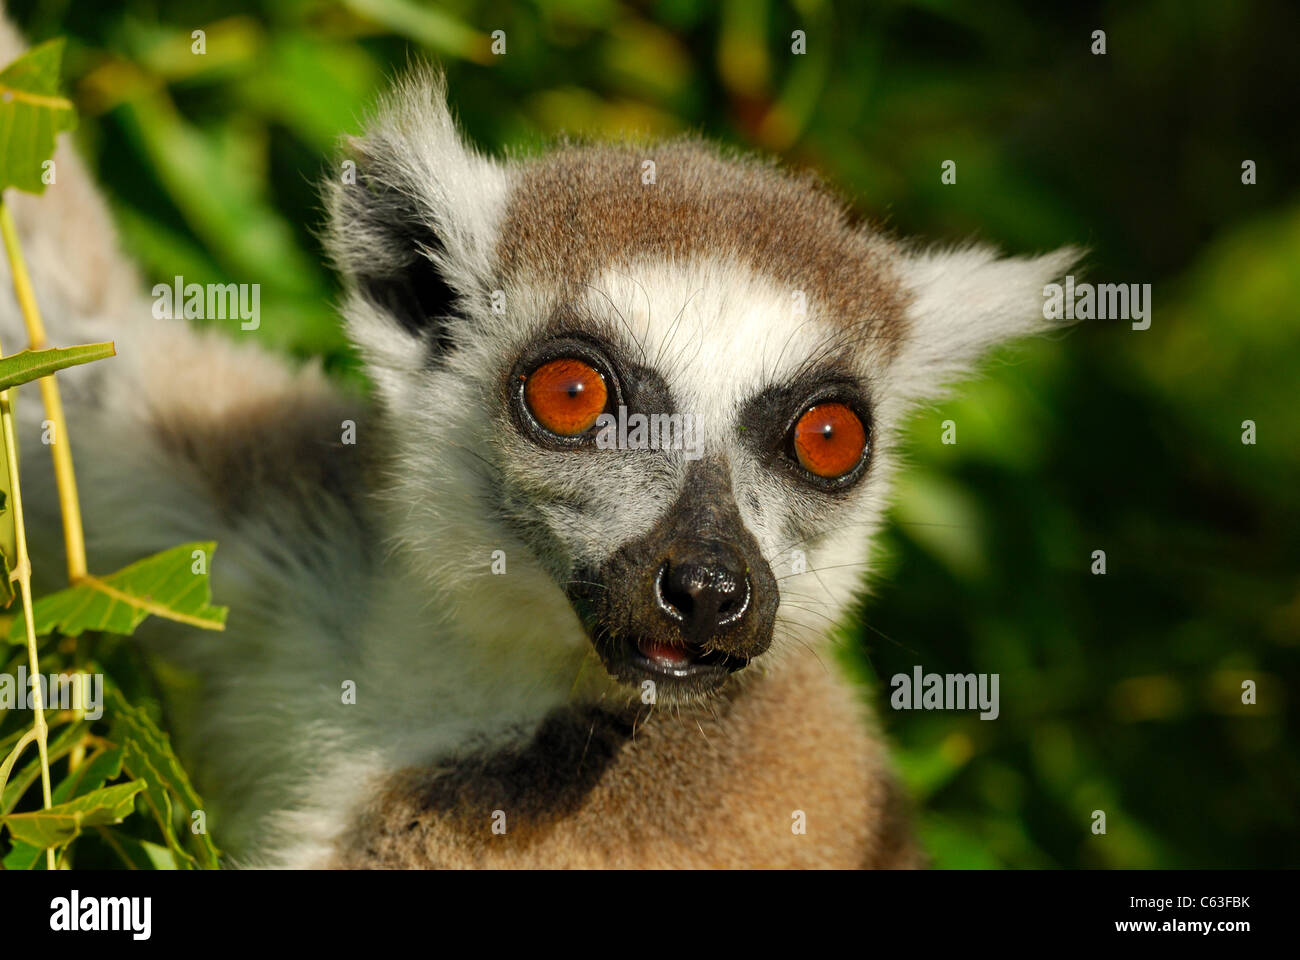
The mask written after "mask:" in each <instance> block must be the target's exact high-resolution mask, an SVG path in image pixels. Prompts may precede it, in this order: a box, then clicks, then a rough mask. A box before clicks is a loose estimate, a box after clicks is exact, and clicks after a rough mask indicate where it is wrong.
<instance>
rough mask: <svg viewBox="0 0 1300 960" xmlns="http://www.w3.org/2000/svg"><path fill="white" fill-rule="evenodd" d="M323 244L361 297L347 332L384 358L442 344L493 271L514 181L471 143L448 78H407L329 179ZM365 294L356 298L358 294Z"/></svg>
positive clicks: (426, 72) (348, 145)
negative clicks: (412, 343) (459, 125)
mask: <svg viewBox="0 0 1300 960" xmlns="http://www.w3.org/2000/svg"><path fill="white" fill-rule="evenodd" d="M324 192H325V201H326V204H327V207H328V211H329V226H328V229H327V231H326V233H325V244H326V247H327V249H328V251H329V253H330V255H331V257H332V259H333V261H334V264H335V266H336V267H337V268H338V269H339V271H340V272H341V273H342V274H343V277H344V279H345V281H346V283H347V286H348V288H349V296H350V297H351V298H352V299H353V301H354V302H353V304H352V307H353V309H351V310H349V315H350V318H351V324H350V332H351V333H352V334H353V336H354V337H355V338H356V339H358V340H359V341H361V346H362V347H364V348H366V349H367V350H369V351H371V352H372V353H375V352H378V353H380V354H391V353H392V352H393V350H394V349H400V344H401V343H402V342H403V338H405V342H406V343H407V344H408V346H407V348H406V353H407V354H408V355H409V354H410V353H411V352H412V351H410V349H409V338H416V339H419V340H422V341H424V342H426V343H429V344H434V345H437V344H440V343H441V342H442V341H443V340H444V339H445V337H446V332H447V320H448V318H449V317H451V316H452V315H453V314H454V312H455V307H456V302H457V301H458V300H461V299H469V298H474V297H478V296H480V295H482V294H483V293H484V288H485V286H486V285H487V283H488V279H489V276H490V262H491V258H492V252H493V249H494V246H495V233H496V226H497V217H498V214H499V211H500V210H501V207H502V205H503V204H504V200H505V195H506V178H505V174H504V172H503V171H502V169H501V168H500V167H499V166H498V165H497V164H495V163H494V162H492V161H491V160H489V159H487V158H485V157H483V156H482V155H480V154H478V153H477V152H475V151H474V150H473V149H472V148H470V147H467V146H466V145H465V144H464V142H463V141H462V140H461V138H460V135H459V133H458V132H457V130H456V125H455V122H454V121H453V119H452V116H451V112H450V111H449V110H448V108H447V98H446V84H445V82H444V80H443V77H442V76H441V74H439V73H437V72H435V71H434V70H432V69H431V68H427V67H423V68H417V69H415V70H414V71H412V72H411V73H410V74H409V75H408V76H407V77H406V78H405V79H403V80H402V81H400V82H399V83H398V84H397V85H396V87H395V89H394V90H393V92H392V93H390V94H389V95H388V96H387V97H386V98H385V99H384V100H383V101H382V102H381V104H380V106H379V108H378V110H377V111H376V113H375V115H374V118H373V119H372V120H371V121H370V122H369V123H368V124H367V126H366V131H365V133H364V134H363V135H362V136H360V137H354V138H350V139H348V140H347V141H346V142H345V143H344V155H343V157H342V158H341V159H340V161H339V167H338V169H337V170H335V171H334V172H333V175H332V176H331V177H330V178H329V179H328V180H327V182H326V185H325V191H324ZM358 301H359V302H358Z"/></svg>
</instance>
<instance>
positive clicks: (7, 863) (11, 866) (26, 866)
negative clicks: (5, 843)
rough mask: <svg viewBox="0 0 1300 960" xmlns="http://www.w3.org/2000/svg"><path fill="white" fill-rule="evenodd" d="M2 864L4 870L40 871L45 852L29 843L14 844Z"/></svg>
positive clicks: (42, 866)
mask: <svg viewBox="0 0 1300 960" xmlns="http://www.w3.org/2000/svg"><path fill="white" fill-rule="evenodd" d="M3 862H4V868H5V869H6V870H40V869H43V868H44V866H45V850H44V848H42V847H33V846H32V845H31V844H30V843H20V842H15V843H14V845H13V847H11V848H10V850H9V852H8V853H6V854H5V858H4V861H3Z"/></svg>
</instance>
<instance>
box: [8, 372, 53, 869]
mask: <svg viewBox="0 0 1300 960" xmlns="http://www.w3.org/2000/svg"><path fill="white" fill-rule="evenodd" d="M0 352H2V351H0ZM0 430H2V431H3V433H4V444H5V457H6V458H7V459H8V461H9V498H10V500H12V501H13V510H14V530H15V541H16V542H17V545H18V557H17V559H16V560H15V563H14V573H15V574H16V575H17V577H18V587H19V590H20V591H21V592H22V597H23V616H24V617H26V619H27V659H28V661H29V662H30V663H31V671H32V677H33V678H35V677H37V676H39V675H40V672H41V666H40V664H41V660H40V656H39V655H38V654H37V652H36V618H35V617H34V616H33V615H32V565H31V562H30V561H29V560H28V558H27V530H26V528H25V527H24V526H23V496H22V491H21V490H20V489H19V487H18V444H17V443H15V442H14V413H13V408H12V406H11V405H10V403H9V391H8V390H5V391H3V392H0ZM32 713H33V714H35V717H36V720H35V723H34V724H33V729H35V731H36V748H37V749H38V750H39V751H40V754H41V799H42V803H43V806H44V808H45V809H46V810H48V809H49V808H50V807H51V806H52V803H53V801H52V800H51V798H50V755H49V749H48V740H49V728H48V727H47V726H46V725H45V704H44V703H43V702H42V699H41V685H40V684H39V683H33V684H32ZM45 868H46V869H47V870H53V869H54V850H53V849H52V848H47V849H46V851H45Z"/></svg>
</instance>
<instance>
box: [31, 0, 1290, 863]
mask: <svg viewBox="0 0 1300 960" xmlns="http://www.w3.org/2000/svg"><path fill="white" fill-rule="evenodd" d="M11 11H12V15H13V16H14V17H15V18H16V19H17V21H18V22H19V23H20V25H21V26H22V27H23V28H24V29H25V30H26V31H27V33H28V35H29V36H30V37H31V38H32V39H33V40H41V39H45V38H47V37H50V36H56V35H66V36H67V37H68V38H69V44H68V55H67V70H66V72H67V78H68V85H67V88H68V89H69V90H70V91H71V93H72V95H73V97H74V99H75V101H76V103H77V107H78V110H79V111H80V114H81V118H82V123H81V127H80V130H79V132H78V137H79V138H80V140H81V142H82V145H83V147H84V148H85V151H86V152H87V153H88V155H89V156H90V157H91V159H92V162H93V164H94V165H95V167H96V168H97V172H98V175H99V177H100V179H101V181H102V182H103V184H104V185H105V187H106V188H107V190H108V192H109V195H110V197H111V200H112V202H113V205H114V208H115V211H116V213H117V215H118V218H119V222H120V224H121V226H122V230H123V234H124V237H125V241H126V244H127V245H128V247H129V248H130V250H131V252H132V253H134V254H135V255H136V256H137V257H138V258H139V259H140V261H141V263H142V264H143V267H144V271H145V273H146V274H147V276H148V279H149V280H150V282H158V281H169V280H170V278H171V277H173V276H174V275H176V274H183V275H184V276H185V278H186V280H187V281H193V282H199V283H206V282H212V281H220V282H230V281H236V282H253V281H255V282H260V283H261V284H262V286H263V294H262V303H263V309H264V315H265V319H264V321H263V328H262V332H263V333H264V334H266V335H267V336H268V337H269V338H270V339H272V340H273V341H274V343H275V344H276V345H277V346H279V347H282V348H283V349H286V350H288V351H292V352H294V353H296V354H298V355H322V356H324V357H325V358H326V359H327V363H329V364H330V365H331V366H332V367H334V368H336V369H339V370H342V371H348V370H351V369H353V367H352V364H353V361H352V360H351V359H350V357H349V356H348V354H347V351H346V349H345V347H344V345H343V342H342V339H341V337H340V335H339V332H338V329H337V327H336V325H335V320H334V314H333V311H332V307H331V302H332V298H333V297H334V296H335V295H336V293H337V288H336V285H335V283H336V281H335V280H334V279H333V278H332V277H331V276H330V275H329V273H328V271H327V270H326V269H325V268H324V267H323V266H321V255H320V254H321V252H320V247H319V244H318V242H317V240H316V238H315V237H314V235H313V232H312V231H313V227H314V226H315V225H318V224H319V220H320V212H319V207H318V201H317V197H316V193H315V188H314V182H315V181H316V180H317V179H318V178H319V177H320V176H322V175H324V174H326V173H328V172H329V170H330V164H331V163H332V162H333V160H332V158H331V145H332V144H333V143H334V141H335V137H336V136H337V135H338V134H339V133H341V132H355V131H356V130H357V129H358V126H359V124H358V121H359V119H360V117H361V116H362V115H363V114H364V110H365V108H366V105H367V104H369V103H370V102H371V101H372V99H373V97H374V95H375V94H376V92H377V91H378V90H379V89H380V88H381V87H382V85H383V82H384V79H385V77H386V76H389V75H391V74H392V73H394V72H395V71H397V70H400V68H401V67H402V66H403V64H405V63H406V62H407V61H408V58H410V57H431V58H436V59H438V60H439V61H441V62H442V63H443V64H444V65H445V66H446V68H447V71H448V74H449V78H450V85H451V91H452V99H453V102H454V104H455V106H456V108H457V109H458V112H459V114H460V116H461V118H462V120H463V123H464V125H465V127H466V128H467V130H468V131H469V133H470V135H471V137H472V138H473V139H474V140H475V141H476V142H478V143H479V144H480V145H482V146H483V147H485V148H487V149H491V150H510V151H530V150H535V149H540V148H542V147H543V146H544V145H545V144H546V143H547V142H548V141H549V140H550V139H551V138H553V137H554V136H555V135H557V134H560V133H562V132H569V133H577V134H593V135H619V134H622V133H651V134H656V133H662V134H669V133H673V132H678V131H688V130H689V131H699V132H703V133H705V134H707V135H709V136H712V137H715V138H717V139H721V140H724V141H728V142H732V143H736V144H739V145H742V146H746V147H750V148H754V149H759V150H764V151H769V152H775V153H778V154H780V155H782V156H783V157H784V159H785V160H786V161H787V162H788V163H790V164H792V165H795V166H799V167H812V168H816V169H818V170H820V171H821V172H822V173H823V174H824V175H825V176H826V178H827V179H829V180H830V181H832V182H833V183H835V184H836V185H838V186H839V187H840V188H841V189H842V190H843V191H844V192H845V193H846V194H847V195H848V196H849V197H850V199H851V201H852V202H853V204H854V205H855V207H856V208H857V209H858V210H859V211H861V212H862V213H863V214H866V215H869V216H872V217H875V218H878V219H881V220H883V221H884V222H885V223H886V224H887V226H889V227H890V228H891V229H895V230H897V231H899V232H900V233H904V234H919V235H923V236H926V237H928V238H931V239H935V240H939V241H945V242H955V241H960V240H964V239H967V238H970V237H979V238H981V239H985V240H989V241H992V242H996V243H998V244H1000V245H1001V246H1003V247H1005V248H1007V249H1008V250H1010V251H1014V252H1018V253H1023V252H1031V251H1036V250H1044V249H1049V248H1052V247H1055V246H1057V245H1059V244H1061V243H1066V242H1075V243H1083V244H1086V245H1087V246H1088V247H1089V248H1090V256H1089V261H1088V266H1087V268H1086V273H1087V274H1088V277H1089V278H1091V279H1094V280H1097V281H1098V282H1133V283H1151V284H1153V285H1154V294H1153V299H1154V312H1153V322H1152V325H1151V328H1150V329H1149V330H1147V331H1143V332H1135V331H1132V330H1130V329H1129V326H1128V324H1127V323H1124V322H1093V323H1087V324H1084V325H1081V326H1078V327H1075V328H1073V329H1072V330H1071V331H1069V332H1068V333H1067V334H1065V335H1063V336H1059V337H1055V338H1052V339H1045V340H1040V341H1037V342H1035V343H1032V344H1028V345H1023V346H1017V347H1016V348H1014V349H1009V350H1007V351H1004V352H1003V353H1002V354H1001V355H1000V356H999V357H997V358H995V360H994V361H993V362H992V363H991V364H990V365H989V369H988V370H987V371H986V374H987V375H986V376H984V377H983V378H981V379H979V380H977V381H976V382H974V383H973V384H972V385H970V386H969V387H968V388H966V389H964V390H963V391H962V393H961V399H956V400H953V401H951V402H944V403H942V404H940V405H938V406H936V407H935V408H934V409H930V410H926V411H923V412H922V413H920V414H919V415H918V416H917V417H916V419H915V421H914V423H913V424H912V429H911V431H910V440H909V443H908V450H907V455H908V458H909V460H910V462H911V466H910V468H909V469H908V470H907V472H906V473H905V474H904V476H903V477H902V479H901V483H900V486H899V496H898V503H897V507H896V509H895V510H894V511H893V514H892V516H893V521H892V523H891V526H890V528H889V529H888V531H887V532H886V533H885V535H884V536H883V537H882V538H881V542H880V550H879V555H878V563H877V564H876V568H875V570H874V571H873V574H872V578H871V583H872V587H873V590H872V592H873V596H872V598H871V600H870V601H869V602H867V603H865V604H864V606H863V608H862V611H861V616H860V618H859V619H858V620H856V621H855V622H854V623H853V624H850V625H848V627H847V628H846V634H847V636H848V638H849V641H850V642H848V643H847V644H846V645H845V647H844V659H845V661H846V662H847V663H848V664H849V666H850V668H851V669H853V670H855V671H857V672H858V674H859V675H860V676H861V677H862V678H863V679H864V680H865V681H867V682H868V683H870V684H872V685H873V686H874V687H875V689H874V691H873V694H872V695H873V697H874V699H875V701H876V702H877V704H879V705H880V706H881V708H882V709H881V712H882V714H883V722H884V724H885V726H886V728H887V730H888V732H889V734H890V736H891V738H892V739H893V740H894V741H895V743H896V746H897V751H896V752H897V757H898V762H899V766H900V768H901V769H902V771H903V773H904V775H905V777H906V779H907V781H908V782H909V784H910V786H911V787H912V789H913V792H914V793H915V795H916V797H917V799H918V805H919V808H920V812H919V815H918V816H919V822H920V827H921V832H922V835H923V839H924V841H925V842H926V844H927V845H928V847H929V849H930V851H931V853H932V855H933V858H934V860H935V862H936V863H937V864H938V865H939V866H945V867H982V866H1012V867H1039V866H1060V867H1192V866H1206V867H1212V866H1224V867H1247V866H1296V865H1297V864H1298V863H1300V856H1298V855H1297V854H1300V846H1298V843H1297V829H1296V827H1297V823H1296V820H1297V806H1298V805H1300V804H1298V798H1300V789H1298V788H1300V756H1298V755H1297V754H1298V752H1300V751H1298V750H1297V742H1298V738H1297V720H1296V706H1295V702H1294V699H1295V697H1296V694H1297V679H1298V672H1297V666H1296V663H1297V652H1300V563H1298V562H1297V561H1300V516H1298V514H1300V497H1298V496H1297V456H1296V454H1297V450H1298V449H1300V442H1298V441H1300V418H1298V417H1297V416H1296V414H1295V409H1294V406H1295V402H1296V387H1297V384H1298V383H1300V330H1298V328H1297V313H1296V304H1297V303H1300V192H1298V191H1297V189H1296V185H1295V179H1294V178H1295V175H1296V171H1297V170H1300V138H1297V137H1296V136H1295V129H1294V128H1295V125H1296V121H1297V117H1300V111H1297V106H1300V102H1298V101H1300V83H1297V71H1296V68H1295V54H1294V37H1295V36H1297V34H1300V12H1298V11H1297V8H1296V7H1295V6H1294V5H1293V4H1289V3H1286V2H1282V0H1278V2H1272V3H1243V4H1223V3H1218V2H1211V0H1192V2H1173V0H1147V2H1138V3H1079V4H1071V5H1065V6H1063V7H1056V6H1044V5H1040V4H1032V3H1028V2H1019V3H1017V2H1010V0H992V2H985V3H980V4H957V3H952V2H948V0H917V2H904V0H895V2H883V3H874V4H870V5H859V4H849V3H844V4H839V5H835V4H831V3H827V2H821V0H799V2H794V3H791V4H789V5H785V4H777V3H774V2H770V0H769V2H761V0H760V2H747V0H724V2H722V3H719V4H714V3H705V2H702V0H658V2H655V0H644V2H636V3H623V2H616V0H551V2H532V3H522V2H521V3H515V4H510V5H503V4H496V3H485V2H469V0H461V2H452V3H446V4H440V5H437V6H434V5H431V4H426V3H422V2H418V0H343V2H337V3H327V2H318V0H276V2H272V0H261V2H256V0H245V2H239V0H235V2H229V0H224V2H216V0H193V2H186V3H183V4H178V3H164V2H161V0H126V2H122V3H107V2H99V0H42V2H33V0H14V2H12V3H11ZM196 29H202V30H204V31H205V34H206V49H207V52H206V53H205V54H204V55H203V56H196V55H194V54H193V53H192V52H191V44H192V39H191V33H192V31H193V30H196ZM497 29H500V30H504V31H505V32H506V37H507V54H506V55H505V56H504V57H494V56H492V55H491V53H490V52H489V44H490V37H489V34H490V33H491V31H493V30H497ZM796 29H800V30H804V31H805V32H806V34H807V53H806V54H805V55H802V56H793V55H791V53H790V49H791V40H790V37H791V32H792V31H793V30H796ZM1095 29H1104V30H1105V31H1106V34H1107V53H1106V55H1105V56H1094V55H1092V54H1091V53H1090V52H1089V48H1090V46H1091V43H1092V38H1091V33H1092V31H1093V30H1095ZM948 159H952V160H955V161H956V162H957V173H958V176H957V183H956V184H955V185H943V184H941V183H940V178H939V173H940V164H941V163H942V162H943V161H944V160H948ZM1246 159H1251V160H1254V161H1255V163H1256V164H1257V167H1258V183H1257V184H1256V185H1253V186H1246V185H1243V184H1242V182H1241V164H1242V161H1243V160H1246ZM948 419H951V420H954V421H955V422H956V423H957V425H958V428H957V429H958V442H957V443H956V444H955V445H944V444H942V443H940V424H941V423H942V421H944V420H948ZM1247 419H1250V420H1253V421H1255V423H1256V424H1257V430H1258V442H1257V443H1256V444H1255V445H1245V444H1243V443H1242V442H1241V433H1242V427H1241V424H1242V421H1244V420H1247ZM1097 549H1103V550H1105V551H1106V554H1107V562H1108V570H1107V573H1106V575H1105V576H1094V575H1091V574H1090V573H1089V567H1090V564H1091V554H1092V551H1094V550H1097ZM915 664H921V665H923V666H924V668H925V669H926V670H929V671H938V672H966V671H975V672H995V673H998V674H1000V676H1001V716H1000V717H999V719H997V720H996V721H980V720H979V719H977V718H976V716H975V715H974V714H969V713H968V714H953V713H927V712H912V713H894V712H893V711H890V710H889V709H888V707H887V694H888V692H889V691H888V688H887V686H885V684H887V681H888V678H889V677H890V676H891V675H892V674H894V673H897V672H910V671H911V669H912V667H913V665H915ZM1243 679H1253V680H1255V681H1257V683H1258V703H1257V704H1256V705H1254V706H1243V705H1242V704H1241V697H1240V684H1241V681H1242V680H1243ZM1096 809H1100V810H1104V811H1105V812H1106V814H1107V828H1108V831H1107V833H1106V834H1105V835H1104V836H1094V835H1093V834H1092V833H1091V831H1090V826H1091V823H1092V820H1091V813H1092V811H1093V810H1096Z"/></svg>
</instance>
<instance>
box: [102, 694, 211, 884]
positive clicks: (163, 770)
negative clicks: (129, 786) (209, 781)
mask: <svg viewBox="0 0 1300 960" xmlns="http://www.w3.org/2000/svg"><path fill="white" fill-rule="evenodd" d="M105 700H106V706H107V708H108V710H109V711H110V712H111V713H112V716H113V726H112V729H111V730H110V732H109V739H110V740H112V741H113V742H114V743H116V744H119V745H120V746H121V747H122V749H123V751H124V752H123V765H124V766H125V768H126V771H127V773H128V774H130V776H131V777H133V778H134V779H135V780H137V781H140V782H143V783H144V784H145V785H146V793H145V801H146V803H147V804H148V805H149V808H150V811H151V812H152V813H153V815H154V819H155V820H157V821H158V826H159V828H160V829H161V830H162V833H163V836H164V837H165V838H166V840H167V846H168V847H169V848H170V849H171V851H172V853H173V855H174V856H175V858H176V865H177V866H178V867H179V868H180V869H190V868H193V867H195V866H201V867H204V868H206V869H210V870H215V869H216V868H217V866H218V857H219V856H220V854H219V853H218V851H217V848H216V846H214V845H213V843H212V840H211V838H210V837H209V835H208V834H206V833H194V832H193V831H192V830H191V829H190V815H191V814H193V812H194V811H195V810H201V809H203V801H201V800H200V799H199V795H198V793H197V792H196V791H195V790H194V787H193V786H192V785H191V783H190V778H189V777H188V776H187V775H186V773H185V768H184V767H182V766H181V763H180V761H179V760H178V759H177V758H176V754H175V753H174V752H173V751H172V745H171V740H170V738H169V737H168V736H167V734H165V733H163V732H162V731H161V730H159V729H158V726H157V724H155V723H154V722H153V719H152V718H151V717H150V716H149V714H148V713H146V712H145V711H144V709H143V708H141V707H133V706H132V705H131V704H130V703H128V702H127V700H126V697H125V696H123V695H122V693H121V691H120V690H118V689H117V688H116V687H112V686H110V687H108V689H107V690H106V691H105ZM173 798H175V799H176V801H177V802H178V803H179V804H180V808H181V811H182V813H183V814H184V818H183V819H184V823H185V826H184V828H183V829H184V831H185V834H186V835H187V836H188V837H189V838H190V846H191V847H192V848H193V850H194V853H193V855H191V854H190V853H189V852H187V851H186V850H185V849H184V848H183V847H182V846H181V843H180V837H179V836H178V835H177V821H176V816H175V814H174V812H173V807H172V799H173Z"/></svg>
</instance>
